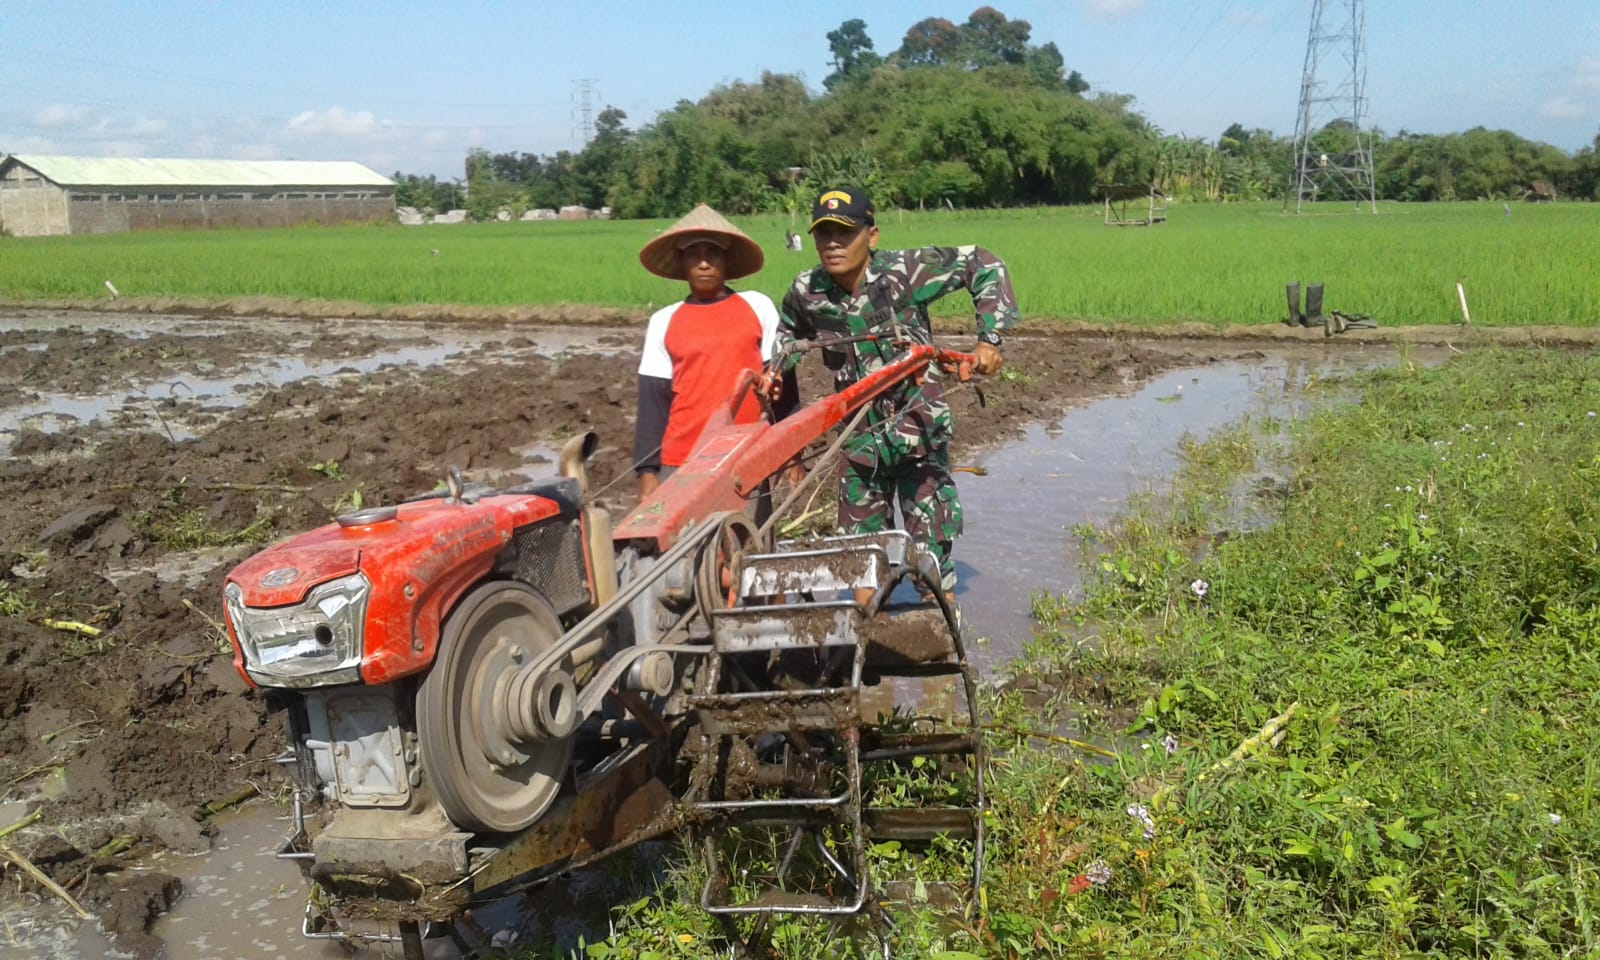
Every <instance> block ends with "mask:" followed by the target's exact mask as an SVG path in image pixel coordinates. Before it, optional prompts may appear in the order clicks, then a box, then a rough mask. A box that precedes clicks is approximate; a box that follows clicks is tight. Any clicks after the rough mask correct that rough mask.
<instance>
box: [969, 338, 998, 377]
mask: <svg viewBox="0 0 1600 960" xmlns="http://www.w3.org/2000/svg"><path fill="white" fill-rule="evenodd" d="M972 355H973V356H974V357H975V358H976V362H974V363H973V365H972V372H973V373H978V374H982V375H983V376H986V377H987V376H989V375H990V374H995V373H999V372H1000V365H1001V364H1002V363H1003V362H1004V361H1003V360H1002V359H1001V357H1000V348H999V347H996V346H994V345H993V344H989V343H980V344H978V347H977V349H976V350H973V351H972Z"/></svg>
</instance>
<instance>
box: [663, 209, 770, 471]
mask: <svg viewBox="0 0 1600 960" xmlns="http://www.w3.org/2000/svg"><path fill="white" fill-rule="evenodd" d="M763 261H764V257H763V255H762V252H761V247H760V245H759V244H757V243H756V242H755V241H754V240H752V239H750V237H748V236H746V235H745V233H744V232H743V231H742V230H740V229H739V228H738V227H736V226H734V225H733V224H731V223H729V222H728V221H727V220H726V219H724V218H723V216H722V215H721V214H719V213H717V212H716V211H715V210H713V209H711V208H710V207H708V206H706V205H705V204H703V203H702V204H700V205H699V206H697V207H695V208H694V209H693V210H692V211H690V212H689V213H688V214H687V215H686V216H684V218H683V219H681V220H679V221H678V222H677V223H675V224H673V225H672V226H671V227H669V228H668V229H667V230H665V231H663V232H662V233H661V235H660V236H658V237H656V238H655V239H654V240H651V241H650V242H649V243H647V244H645V245H644V249H642V250H640V251H639V262H640V263H642V264H643V265H644V268H645V269H646V270H648V271H650V272H651V273H653V274H655V275H656V276H658V277H666V278H667V279H669V280H683V281H686V282H687V283H688V285H689V291H688V296H687V297H685V298H684V299H683V300H682V301H680V302H678V303H673V304H669V305H668V306H665V307H662V308H661V309H660V310H657V311H656V312H655V314H654V315H652V316H651V317H650V321H649V324H648V326H647V327H646V328H645V335H644V351H643V354H642V355H641V356H640V358H639V407H638V420H637V422H636V423H635V426H634V434H633V461H634V470H635V472H636V473H637V475H638V478H639V498H640V499H641V500H642V499H644V498H645V497H647V496H649V495H650V494H651V493H653V492H655V489H656V487H657V485H658V484H659V483H660V482H661V481H662V480H664V479H665V478H666V477H667V476H670V475H671V473H672V471H674V470H676V469H677V468H678V467H679V466H681V465H682V464H683V462H684V460H685V459H687V458H688V456H689V453H690V452H691V451H692V450H693V449H694V445H695V441H697V440H699V439H700V433H701V431H703V430H704V429H705V425H706V421H707V420H708V419H709V418H710V417H711V414H712V412H713V411H715V410H717V409H718V408H720V407H722V406H723V405H724V404H726V403H728V402H729V401H730V400H731V399H732V394H733V386H734V384H735V383H736V382H737V380H738V378H739V374H740V373H741V371H744V370H755V371H760V370H761V369H762V366H763V364H764V363H765V362H766V360H767V358H768V357H770V356H772V349H773V344H774V343H775V340H776V336H777V330H778V311H777V308H776V307H774V306H773V305H772V301H771V300H770V299H768V298H767V296H766V294H763V293H757V292H755V291H743V292H738V291H735V290H733V289H732V288H731V287H729V286H728V281H730V280H737V279H739V278H740V277H747V276H749V275H750V274H753V273H755V272H757V271H759V270H760V269H761V265H762V263H763ZM794 382H795V381H794V378H793V376H792V375H791V376H790V377H788V378H787V379H786V381H785V389H784V391H783V393H782V395H780V397H779V398H778V400H777V403H776V404H775V407H776V408H777V409H779V410H786V409H787V408H789V407H792V406H793V405H794V403H795V399H796V397H797V391H796V390H795V389H794ZM760 416H761V405H760V400H759V398H758V397H757V396H756V394H755V393H754V392H753V391H752V393H751V394H750V395H749V396H748V397H746V398H745V401H744V404H743V405H742V406H741V407H740V408H739V411H738V414H737V415H736V417H735V422H738V423H752V422H754V421H756V420H757V419H759V418H760Z"/></svg>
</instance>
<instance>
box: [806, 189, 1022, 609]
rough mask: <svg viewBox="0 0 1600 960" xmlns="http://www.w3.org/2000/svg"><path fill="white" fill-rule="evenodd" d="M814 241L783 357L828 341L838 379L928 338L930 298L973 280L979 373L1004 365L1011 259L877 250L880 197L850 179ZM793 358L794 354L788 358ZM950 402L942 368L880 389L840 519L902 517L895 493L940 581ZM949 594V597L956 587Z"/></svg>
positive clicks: (846, 481)
mask: <svg viewBox="0 0 1600 960" xmlns="http://www.w3.org/2000/svg"><path fill="white" fill-rule="evenodd" d="M810 233H811V237H812V242H813V244H814V245H815V247H816V250H817V257H818V259H819V260H820V261H821V262H820V265H819V266H816V267H812V268H811V269H809V270H806V271H804V272H803V273H801V274H800V275H799V276H798V277H796V278H795V281H794V284H793V285H792V286H791V287H790V288H789V292H788V294H787V295H785V297H784V299H783V304H782V306H781V307H780V308H779V327H778V342H777V353H776V355H777V356H783V355H784V354H783V351H784V349H785V348H786V347H787V346H788V345H789V344H791V343H793V342H794V341H795V340H816V341H818V342H820V343H826V342H827V341H829V340H837V339H840V338H846V337H860V336H862V335H865V334H884V335H885V336H884V337H883V338H882V339H877V340H855V341H852V342H841V343H837V344H835V345H834V346H832V347H825V348H824V349H823V351H822V353H823V362H824V363H825V364H826V365H827V367H828V369H830V370H832V371H833V375H834V385H835V388H836V389H842V388H844V387H846V386H849V385H850V384H852V383H854V382H856V381H857V380H859V379H861V378H862V377H863V376H865V375H866V374H867V373H869V372H871V371H873V370H876V369H878V368H880V367H882V366H884V365H885V364H887V363H890V362H892V361H893V360H894V359H895V358H896V355H897V353H898V350H897V348H896V347H895V346H894V345H893V343H892V340H895V339H899V340H913V341H916V342H919V343H932V342H933V330H932V328H931V327H930V326H929V323H928V304H930V303H932V302H933V301H935V300H937V299H939V298H940V297H942V296H944V295H945V294H947V293H951V292H953V291H955V290H963V289H964V290H966V291H967V293H968V294H969V295H970V296H971V297H972V305H973V309H974V310H975V311H976V313H977V333H978V346H977V348H976V351H975V352H976V354H977V363H976V366H975V370H976V372H978V373H982V374H990V373H995V372H997V371H998V370H999V369H1000V364H1001V357H1000V332H999V331H1000V330H1001V329H1002V328H1004V327H1008V326H1010V325H1011V324H1012V323H1015V322H1016V320H1017V298H1016V295H1015V293H1014V292H1013V291H1012V289H1011V280H1010V278H1009V276H1008V275H1007V273H1006V267H1005V264H1004V263H1002V262H1001V261H1000V258H999V257H996V256H995V255H994V254H992V253H990V252H989V251H987V250H984V249H982V248H981V247H920V248H917V249H911V250H879V249H878V248H877V247H878V228H877V226H876V222H875V219H874V215H873V208H872V202H871V201H870V200H869V199H868V198H867V196H866V194H865V193H863V192H862V191H860V190H857V189H854V188H851V187H841V188H837V189H832V190H827V191H825V192H823V194H822V196H820V197H819V198H818V199H817V202H816V203H815V204H814V205H813V206H812V209H811V228H810ZM795 362H797V358H793V359H791V360H790V361H789V365H790V366H792V365H793V363H795ZM952 432H953V424H952V421H951V416H950V406H949V404H947V403H946V402H945V398H944V387H943V386H942V385H941V383H940V382H939V377H938V371H937V370H934V369H930V370H929V375H928V376H927V377H926V378H925V379H924V380H923V381H922V382H921V383H919V384H912V383H907V384H905V385H903V386H902V387H901V388H899V389H897V390H894V391H891V392H890V393H889V394H888V395H885V396H884V397H882V398H880V399H879V400H878V401H877V402H876V403H875V404H874V405H873V408H872V409H871V410H870V411H869V412H868V414H867V415H866V417H865V419H864V420H863V421H862V423H861V425H860V426H859V427H858V428H857V431H856V433H855V434H854V435H853V436H851V437H850V438H849V440H847V441H846V443H845V446H844V462H843V464H841V467H840V473H839V479H840V482H839V526H840V528H841V529H842V530H844V531H845V532H846V533H872V532H876V531H879V530H883V529H885V528H887V527H889V526H890V525H891V524H892V523H893V522H894V505H895V502H896V501H898V502H899V504H900V512H901V515H902V517H903V520H904V525H905V529H906V532H907V533H909V534H911V536H912V538H913V539H914V540H915V541H917V542H918V543H920V544H921V545H922V547H923V549H924V550H926V551H929V552H931V553H932V554H933V556H934V557H936V558H937V559H938V561H939V571H940V574H941V575H942V580H943V589H944V591H945V593H946V594H947V595H948V594H951V593H952V592H953V591H954V590H955V585H956V574H955V563H954V561H953V560H952V559H951V556H950V549H951V546H952V544H953V542H954V540H955V538H956V537H957V536H958V535H959V534H960V533H961V528H962V523H961V501H960V500H959V499H958V498H957V496H956V485H955V480H954V479H953V478H952V477H951V475H950V437H951V433H952ZM952 600H953V597H952Z"/></svg>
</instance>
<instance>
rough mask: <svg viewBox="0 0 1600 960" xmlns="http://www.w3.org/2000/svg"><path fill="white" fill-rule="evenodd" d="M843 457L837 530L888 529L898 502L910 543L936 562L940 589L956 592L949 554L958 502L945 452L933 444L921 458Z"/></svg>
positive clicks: (958, 530)
mask: <svg viewBox="0 0 1600 960" xmlns="http://www.w3.org/2000/svg"><path fill="white" fill-rule="evenodd" d="M869 459H870V460H871V462H863V461H862V460H858V459H853V458H851V459H846V460H844V461H843V462H842V463H841V464H840V466H839V528H840V530H842V531H843V532H844V533H878V532H879V531H882V530H887V529H889V528H890V527H892V526H893V525H894V507H895V504H896V503H897V502H898V503H899V505H900V515H901V520H902V524H901V525H902V527H903V528H904V529H905V531H906V532H907V533H909V534H910V535H911V539H912V542H914V543H916V544H917V545H918V546H920V547H921V548H922V549H923V550H925V551H927V552H928V553H931V554H932V555H933V556H934V557H936V558H938V560H939V574H940V577H941V579H942V580H943V583H944V591H945V592H946V593H949V592H951V591H953V590H955V588H956V567H955V561H954V560H953V559H951V556H950V550H951V547H952V546H953V545H954V543H955V539H956V537H958V536H960V535H961V501H960V499H959V498H958V497H957V496H956V481H955V478H954V477H952V476H951V475H950V452H949V448H948V447H947V446H946V445H944V444H942V443H940V444H935V445H933V447H932V449H931V450H929V451H928V452H927V453H926V454H925V455H923V456H902V457H893V456H887V457H875V458H869Z"/></svg>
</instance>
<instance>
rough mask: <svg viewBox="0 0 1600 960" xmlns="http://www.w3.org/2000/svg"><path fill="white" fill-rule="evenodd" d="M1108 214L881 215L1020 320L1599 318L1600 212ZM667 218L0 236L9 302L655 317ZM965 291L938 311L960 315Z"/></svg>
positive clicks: (780, 221)
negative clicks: (279, 302) (1018, 312)
mask: <svg viewBox="0 0 1600 960" xmlns="http://www.w3.org/2000/svg"><path fill="white" fill-rule="evenodd" d="M1101 217H1102V215H1101V210H1100V209H1099V208H1098V207H1077V208H1049V209H1033V210H993V211H988V210H985V211H961V212H947V211H937V212H933V211H930V212H885V214H884V215H883V216H882V218H881V220H880V227H881V229H882V234H883V237H882V243H883V245H884V246H886V247H896V246H908V245H915V244H928V243H938V244H950V245H958V244H969V243H973V244H979V245H982V246H985V247H987V248H989V249H991V250H993V251H994V252H996V253H997V254H999V255H1000V256H1001V257H1002V258H1004V259H1005V261H1006V263H1007V265H1008V266H1009V267H1010V268H1011V272H1012V276H1013V278H1014V282H1015V284H1016V288H1017V293H1018V297H1019V299H1020V301H1021V305H1022V309H1023V313H1024V315H1025V316H1026V317H1031V318H1041V317H1049V318H1058V319H1071V320H1091V321H1103V322H1117V323H1125V324H1130V325H1141V326H1150V325H1160V324H1167V323H1174V322H1180V321H1200V322H1205V323H1218V324H1223V323H1245V324H1251V323H1276V322H1279V321H1281V320H1282V319H1283V318H1284V316H1285V313H1286V310H1285V305H1284V293H1283V288H1284V284H1285V283H1286V282H1288V281H1294V280H1298V281H1301V282H1302V283H1304V284H1309V283H1322V284H1324V285H1325V289H1326V299H1325V301H1324V309H1325V310H1341V311H1344V312H1346V313H1363V314H1368V315H1370V316H1372V317H1373V318H1374V319H1375V320H1377V322H1378V323H1380V324H1381V325H1385V326H1390V325H1411V324H1448V323H1457V322H1460V319H1461V305H1460V302H1459V300H1458V296H1457V291H1456V284H1457V283H1461V284H1463V286H1464V288H1465V290H1466V294H1467V298H1468V303H1469V307H1470V310H1471V319H1472V322H1473V324H1475V325H1483V326H1518V325H1526V324H1564V325H1572V326H1594V325H1597V324H1600V285H1597V284H1595V283H1594V282H1593V279H1592V269H1593V266H1592V265H1593V262H1594V260H1595V259H1596V255H1597V254H1600V240H1597V239H1596V238H1597V237H1600V206H1597V205H1594V204H1544V205H1535V204H1520V205H1517V206H1514V207H1505V206H1502V205H1501V204H1498V203H1455V204H1384V205H1381V206H1380V208H1379V213H1378V214H1376V215H1373V214H1371V213H1367V212H1360V211H1356V210H1353V209H1352V208H1350V207H1344V206H1341V207H1338V208H1335V209H1332V210H1327V211H1320V210H1319V211H1316V212H1312V213H1307V214H1302V215H1293V214H1285V213H1284V212H1283V211H1282V209H1281V207H1280V205H1279V204H1276V203H1270V204H1227V205H1221V204H1219V205H1205V206H1196V205H1176V204H1175V205H1173V206H1171V207H1170V208H1169V209H1168V221H1167V222H1166V223H1164V224H1159V225H1156V226H1153V227H1122V228H1112V227H1107V226H1105V225H1104V224H1103V223H1102V222H1101ZM736 222H737V223H739V225H740V226H741V227H742V228H743V229H745V230H747V231H748V232H749V233H750V234H751V235H752V236H753V237H754V238H755V239H756V240H758V241H759V242H760V243H761V244H762V245H763V247H764V248H765V249H766V251H767V265H766V267H765V269H763V270H762V271H761V272H760V273H759V274H757V275H755V276H754V277H751V278H748V279H746V280H743V281H740V282H739V284H738V285H739V286H741V287H742V288H744V289H756V290H761V291H763V292H765V293H767V294H769V295H771V296H773V297H774V298H775V299H777V298H779V297H781V296H782V293H783V291H784V289H785V288H786V287H787V285H788V283H789V281H790V280H791V278H792V277H793V276H794V274H795V273H796V272H798V271H799V270H801V269H802V268H804V267H807V266H810V265H811V264H813V263H814V262H815V260H814V258H813V255H812V254H811V252H810V250H809V247H808V249H807V250H806V251H805V252H802V253H791V252H787V251H785V250H784V249H783V244H782V237H783V232H784V230H786V229H790V228H793V229H797V230H799V229H803V227H804V223H803V222H802V221H800V220H792V221H791V220H790V219H789V218H787V217H784V216H781V215H774V216H760V217H744V218H736ZM667 223H668V221H638V220H635V221H558V222H539V223H520V222H518V223H486V224H465V225H451V226H425V227H400V226H398V225H381V226H370V225H369V226H349V227H296V228H289V229H284V230H255V231H222V230H219V231H207V232H184V233H140V234H122V235H112V236H81V237H46V238H28V239H18V238H10V237H0V298H4V299H8V300H31V299H71V298H103V297H105V296H106V295H107V291H106V287H105V284H106V281H108V280H109V281H111V282H112V283H113V284H114V285H115V286H116V288H117V290H118V291H119V293H120V294H122V295H123V296H144V297H187V298H226V297H241V296H271V297H285V298H296V299H318V300H344V301H356V302H360V303H366V304H372V305H374V306H389V305H397V304H412V303H424V304H463V305H486V306H505V305H519V304H520V305H558V304H587V305H595V306H605V307H639V308H640V309H643V308H645V307H648V306H651V305H652V304H655V305H659V304H661V303H663V302H667V301H670V300H672V299H676V298H677V297H678V296H680V295H681V285H680V284H677V283H674V282H671V281H666V280H661V279H659V278H656V277H654V276H651V275H649V274H647V273H645V271H644V270H643V269H642V268H641V267H640V266H639V264H638V260H637V255H638V250H639V248H640V247H641V246H642V245H643V244H644V243H645V242H646V241H647V240H649V239H650V237H652V236H654V235H655V233H656V232H658V231H659V230H661V229H662V228H663V227H665V226H666V225H667ZM966 309H967V307H966V304H965V303H964V298H961V297H954V298H950V299H947V300H946V301H944V302H943V303H942V304H941V306H940V312H944V313H949V314H960V313H963V312H965V311H966Z"/></svg>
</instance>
